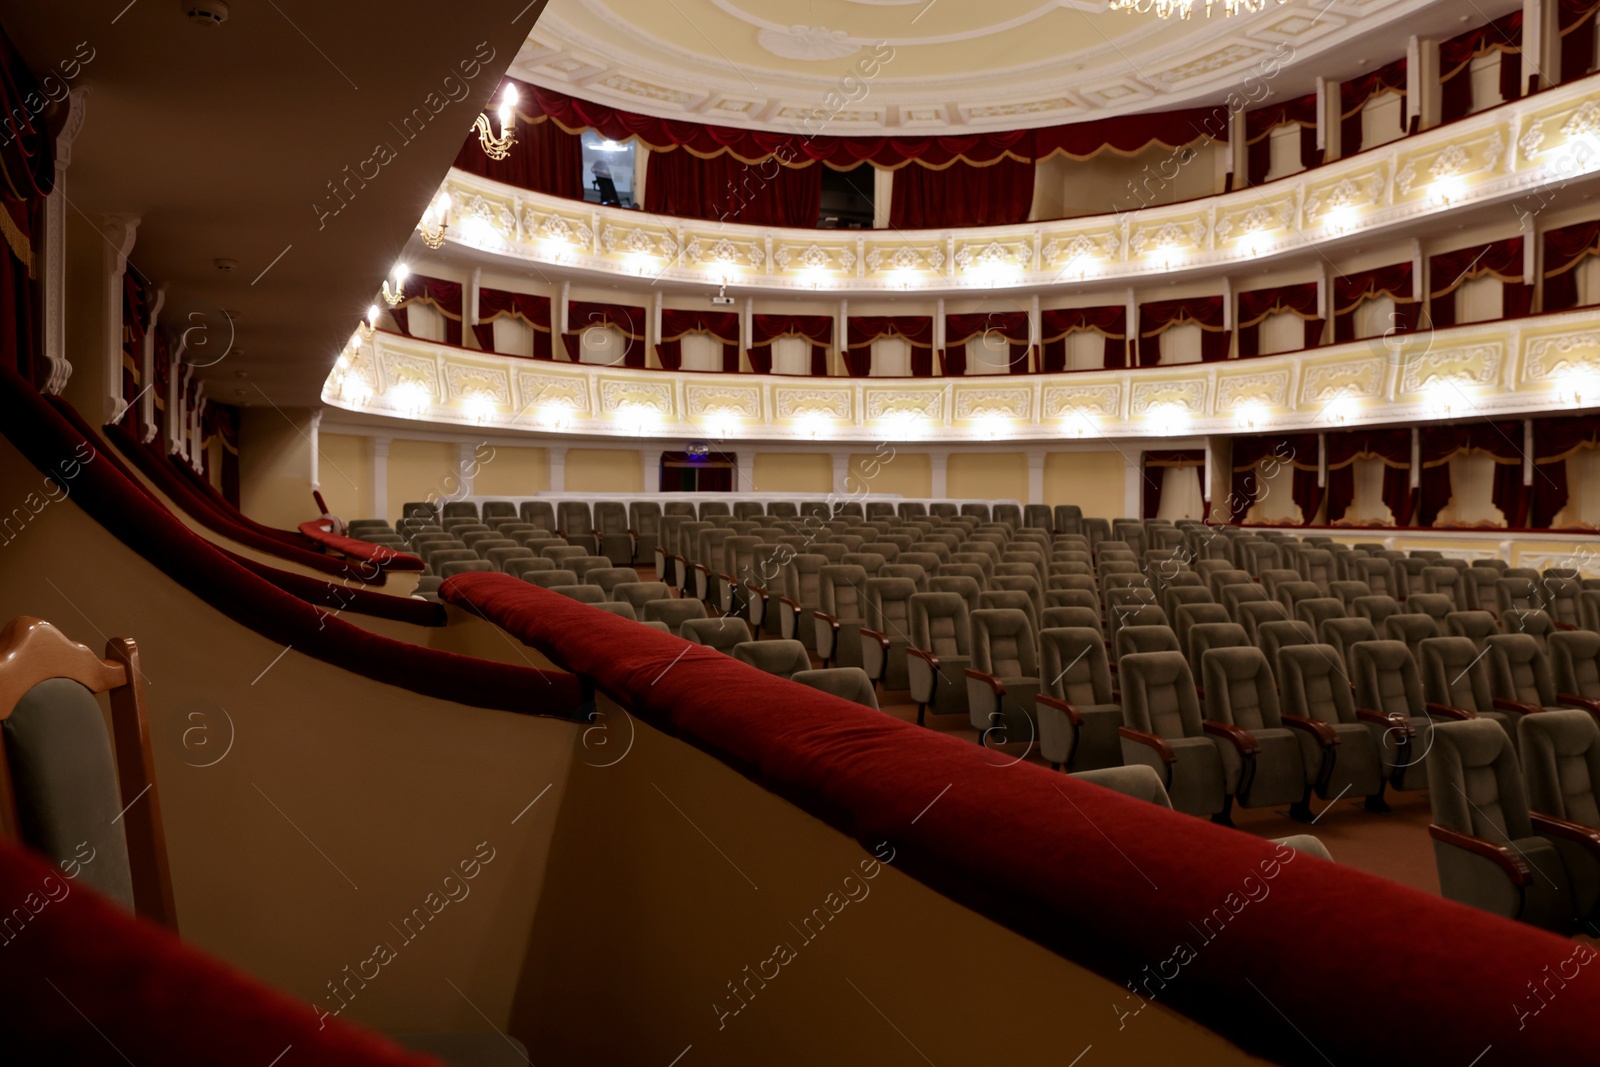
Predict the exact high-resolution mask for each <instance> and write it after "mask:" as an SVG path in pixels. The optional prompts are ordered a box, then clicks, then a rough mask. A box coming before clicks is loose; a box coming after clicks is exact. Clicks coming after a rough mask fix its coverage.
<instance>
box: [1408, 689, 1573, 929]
mask: <svg viewBox="0 0 1600 1067" xmlns="http://www.w3.org/2000/svg"><path fill="white" fill-rule="evenodd" d="M1427 763H1428V799H1429V802H1430V803H1431V805H1432V807H1433V825H1432V826H1430V827H1429V828H1428V830H1429V833H1430V834H1431V835H1432V836H1433V855H1434V861H1435V863H1437V865H1438V868H1439V889H1440V891H1441V892H1442V893H1443V894H1444V896H1445V898H1446V899H1449V900H1455V901H1459V902H1460V903H1462V904H1470V905H1472V906H1473V907H1476V908H1482V909H1483V910H1485V911H1488V912H1492V913H1493V914H1496V915H1501V916H1504V917H1505V918H1508V919H1518V920H1520V921H1522V922H1526V923H1532V924H1533V925H1535V926H1542V927H1544V928H1546V929H1549V930H1557V931H1560V932H1563V933H1565V932H1566V931H1567V929H1568V928H1569V927H1570V926H1571V925H1572V920H1573V906H1572V896H1571V890H1570V888H1569V885H1568V881H1567V875H1566V867H1565V865H1564V864H1563V863H1562V862H1561V856H1560V854H1559V853H1557V851H1556V847H1555V845H1554V844H1553V843H1552V842H1551V841H1550V840H1549V839H1548V838H1546V837H1542V836H1540V835H1539V833H1538V832H1537V830H1536V829H1535V827H1534V825H1533V822H1532V820H1531V819H1530V818H1529V816H1528V799H1527V793H1526V789H1525V787H1524V785H1523V781H1522V772H1521V770H1520V768H1519V767H1518V764H1517V755H1516V751H1515V749H1514V748H1513V747H1512V744H1511V739H1510V738H1509V737H1507V736H1506V732H1505V731H1504V730H1502V729H1501V728H1500V727H1499V726H1496V725H1495V724H1494V723H1492V722H1488V721H1487V720H1484V719H1472V720H1468V721H1465V722H1445V723H1440V724H1439V725H1438V726H1437V727H1435V728H1434V740H1433V751H1432V752H1430V753H1429V754H1428V760H1427Z"/></svg>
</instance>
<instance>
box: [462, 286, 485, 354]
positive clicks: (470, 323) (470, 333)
mask: <svg viewBox="0 0 1600 1067" xmlns="http://www.w3.org/2000/svg"><path fill="white" fill-rule="evenodd" d="M482 288H483V270H482V268H480V267H473V268H472V277H470V278H468V279H467V297H466V306H465V307H464V308H463V309H462V310H464V311H465V312H466V319H467V321H466V324H465V327H464V328H463V329H462V331H461V343H462V344H463V345H466V343H467V340H468V339H469V338H471V339H472V341H473V343H474V344H476V343H477V336H478V335H477V333H476V332H475V331H474V330H473V329H472V328H473V327H474V326H477V325H478V324H479V323H478V296H479V293H480V292H481V291H482Z"/></svg>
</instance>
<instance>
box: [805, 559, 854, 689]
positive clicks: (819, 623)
mask: <svg viewBox="0 0 1600 1067" xmlns="http://www.w3.org/2000/svg"><path fill="white" fill-rule="evenodd" d="M819 579H820V582H819V588H820V591H821V601H820V603H819V605H818V608H817V610H816V611H815V612H814V613H813V616H812V617H813V620H814V622H815V627H814V629H815V631H816V638H817V655H818V656H820V657H822V662H823V664H824V665H826V666H839V667H860V666H861V628H862V627H863V626H865V625H866V621H867V614H866V587H867V572H866V570H865V569H863V568H861V567H856V566H849V565H846V564H843V563H830V564H828V565H827V566H825V567H823V568H822V570H821V572H820V574H819Z"/></svg>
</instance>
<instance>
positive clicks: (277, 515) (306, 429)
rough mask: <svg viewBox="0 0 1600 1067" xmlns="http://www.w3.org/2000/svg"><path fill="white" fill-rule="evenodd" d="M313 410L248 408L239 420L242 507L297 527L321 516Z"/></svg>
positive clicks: (279, 523)
mask: <svg viewBox="0 0 1600 1067" xmlns="http://www.w3.org/2000/svg"><path fill="white" fill-rule="evenodd" d="M310 426H311V413H310V412H309V411H306V410H305V409H303V408H276V407H249V408H244V409H242V412H241V418H240V424H239V442H240V444H239V508H240V510H241V511H243V512H244V513H245V514H246V515H248V516H250V517H251V518H252V519H255V520H256V521H257V522H261V523H265V524H266V525H268V526H277V527H280V528H282V529H286V530H292V529H294V528H295V527H296V526H299V525H300V524H301V523H302V522H305V521H306V520H307V519H314V518H316V514H315V511H316V505H315V504H313V503H312V501H311V439H310Z"/></svg>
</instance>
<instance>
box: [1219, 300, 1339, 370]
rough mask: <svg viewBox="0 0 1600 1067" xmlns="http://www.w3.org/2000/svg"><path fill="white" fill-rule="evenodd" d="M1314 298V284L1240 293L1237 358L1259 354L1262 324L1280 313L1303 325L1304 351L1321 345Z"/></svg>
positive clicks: (1321, 324)
mask: <svg viewBox="0 0 1600 1067" xmlns="http://www.w3.org/2000/svg"><path fill="white" fill-rule="evenodd" d="M1317 299H1318V297H1317V283H1316V282H1303V283H1301V284H1299V285H1280V286H1278V287H1277V288H1276V289H1252V290H1250V291H1249V292H1245V293H1240V294H1239V320H1238V324H1237V325H1238V329H1239V358H1240V359H1253V358H1255V357H1256V356H1259V355H1260V354H1261V323H1262V322H1264V321H1265V320H1266V318H1267V316H1269V315H1273V314H1276V313H1277V312H1280V311H1289V312H1292V313H1294V314H1295V315H1297V316H1299V317H1300V319H1302V320H1303V321H1304V322H1305V334H1304V338H1305V344H1304V347H1305V348H1315V347H1317V345H1319V344H1321V343H1322V326H1323V322H1322V320H1321V319H1320V318H1318V317H1317Z"/></svg>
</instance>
